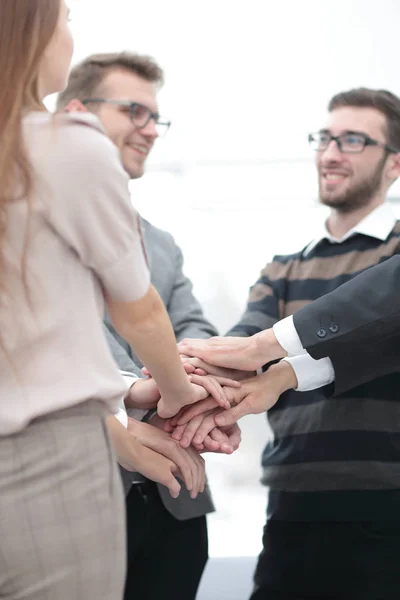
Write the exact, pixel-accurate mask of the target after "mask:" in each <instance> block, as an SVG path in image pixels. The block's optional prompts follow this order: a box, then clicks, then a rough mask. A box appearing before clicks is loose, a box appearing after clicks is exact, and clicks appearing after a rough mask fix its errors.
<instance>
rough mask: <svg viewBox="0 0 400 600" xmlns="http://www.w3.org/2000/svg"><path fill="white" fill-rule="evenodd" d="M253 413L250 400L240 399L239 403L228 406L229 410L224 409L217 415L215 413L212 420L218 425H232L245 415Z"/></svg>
mask: <svg viewBox="0 0 400 600" xmlns="http://www.w3.org/2000/svg"><path fill="white" fill-rule="evenodd" d="M252 413H253V410H252V406H251V404H250V402H249V401H248V400H247V398H246V399H245V400H242V402H241V403H240V404H238V405H237V406H234V407H233V408H230V409H229V410H224V411H223V412H222V413H220V414H219V415H216V417H215V418H214V421H215V423H216V425H217V426H218V427H225V426H226V425H233V424H234V423H236V421H238V420H239V419H241V418H242V417H245V416H246V415H251V414H252Z"/></svg>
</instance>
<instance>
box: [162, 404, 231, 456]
mask: <svg viewBox="0 0 400 600" xmlns="http://www.w3.org/2000/svg"><path fill="white" fill-rule="evenodd" d="M206 402H207V400H203V401H202V402H200V403H199V404H202V403H203V404H204V403H206ZM189 411H190V409H189ZM220 412H221V409H220V408H216V409H212V410H208V411H206V412H203V413H201V414H199V415H198V416H196V417H194V418H192V419H190V420H189V421H187V419H185V420H186V423H185V424H184V425H178V426H177V427H176V428H175V430H173V433H172V437H173V438H174V439H176V440H179V442H180V444H181V446H182V447H183V448H186V447H188V446H189V445H190V444H192V446H193V447H194V448H196V449H197V450H198V451H199V452H203V451H208V452H220V453H223V454H232V453H233V452H234V451H235V450H237V449H238V447H239V444H240V441H241V431H240V428H239V426H238V425H237V424H236V423H235V424H233V425H228V426H227V427H216V426H215V416H216V415H217V414H219V413H220ZM166 427H167V428H168V429H172V426H171V424H170V422H168V423H167V424H166ZM216 444H218V446H217V447H216V446H215V445H216Z"/></svg>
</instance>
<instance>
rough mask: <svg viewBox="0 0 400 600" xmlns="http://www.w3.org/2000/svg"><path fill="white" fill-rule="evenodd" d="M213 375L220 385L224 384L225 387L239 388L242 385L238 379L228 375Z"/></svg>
mask: <svg viewBox="0 0 400 600" xmlns="http://www.w3.org/2000/svg"><path fill="white" fill-rule="evenodd" d="M213 377H214V379H215V381H217V382H218V383H219V384H220V385H226V386H227V387H232V388H240V387H241V385H242V384H241V383H240V381H236V380H235V379H230V378H229V377H220V376H219V375H213Z"/></svg>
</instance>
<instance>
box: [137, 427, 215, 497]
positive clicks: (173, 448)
mask: <svg viewBox="0 0 400 600" xmlns="http://www.w3.org/2000/svg"><path fill="white" fill-rule="evenodd" d="M154 419H156V417H154ZM128 431H129V432H130V434H131V435H132V436H133V437H134V438H135V439H136V440H137V441H138V442H140V443H141V444H142V445H143V446H146V448H149V449H150V450H154V451H155V452H158V453H159V454H162V455H163V456H165V457H166V458H168V459H170V460H171V461H172V462H173V463H174V464H175V465H176V466H177V468H178V469H179V473H180V474H181V477H182V479H183V480H184V482H185V485H186V487H187V489H188V490H189V491H190V495H191V497H192V498H195V497H196V496H197V494H198V493H199V492H203V491H204V486H205V483H206V476H205V463H204V460H203V459H202V458H201V457H200V456H199V454H198V453H197V452H196V451H195V450H194V449H193V448H188V449H184V448H182V447H181V446H180V444H179V442H177V441H176V440H174V439H173V438H172V437H171V435H170V434H169V433H166V432H165V431H162V430H161V429H159V428H158V427H155V426H154V425H151V424H147V423H141V422H140V421H136V420H135V419H131V418H130V417H129V418H128Z"/></svg>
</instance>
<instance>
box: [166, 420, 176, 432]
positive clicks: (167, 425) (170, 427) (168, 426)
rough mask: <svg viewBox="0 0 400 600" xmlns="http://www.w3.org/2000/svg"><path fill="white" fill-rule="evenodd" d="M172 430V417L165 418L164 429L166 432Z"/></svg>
mask: <svg viewBox="0 0 400 600" xmlns="http://www.w3.org/2000/svg"><path fill="white" fill-rule="evenodd" d="M173 430H174V427H173V425H172V419H167V420H166V421H164V431H166V432H167V433H171V432H172V431H173Z"/></svg>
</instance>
